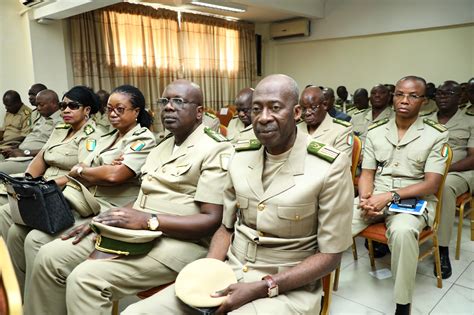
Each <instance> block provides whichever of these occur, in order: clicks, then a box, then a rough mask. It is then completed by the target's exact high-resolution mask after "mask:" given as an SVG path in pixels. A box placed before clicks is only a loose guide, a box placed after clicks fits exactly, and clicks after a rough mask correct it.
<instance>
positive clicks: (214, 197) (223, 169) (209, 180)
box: [194, 142, 232, 205]
mask: <svg viewBox="0 0 474 315" xmlns="http://www.w3.org/2000/svg"><path fill="white" fill-rule="evenodd" d="M231 153H232V145H231V144H230V143H229V142H219V143H218V144H217V145H216V146H215V148H214V149H213V150H210V152H208V154H207V155H206V158H205V159H204V161H203V162H202V165H201V176H200V177H199V181H198V184H197V188H196V194H195V196H194V200H196V201H200V202H205V203H213V204H218V205H222V204H223V197H224V196H223V193H222V192H223V190H224V184H225V177H226V174H227V168H228V164H229V159H230V155H231Z"/></svg>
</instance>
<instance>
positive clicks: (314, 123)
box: [297, 86, 354, 160]
mask: <svg viewBox="0 0 474 315" xmlns="http://www.w3.org/2000/svg"><path fill="white" fill-rule="evenodd" d="M300 106H301V108H302V114H303V120H302V121H301V122H299V123H298V124H297V126H298V129H299V130H300V131H301V132H304V133H307V134H309V135H310V136H311V137H312V138H313V139H314V140H316V141H318V142H322V143H325V144H328V145H330V146H332V147H334V148H336V149H338V150H339V151H341V152H344V153H345V154H347V156H348V157H349V160H350V158H351V157H352V144H353V142H354V139H353V134H352V124H351V123H350V122H347V121H344V120H340V119H336V118H332V117H331V116H329V114H328V113H327V110H328V102H327V100H326V98H325V97H324V96H323V92H322V91H321V89H320V88H318V87H315V86H311V87H308V88H306V89H304V91H303V93H301V98H300Z"/></svg>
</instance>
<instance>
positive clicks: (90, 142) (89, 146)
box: [86, 139, 97, 152]
mask: <svg viewBox="0 0 474 315" xmlns="http://www.w3.org/2000/svg"><path fill="white" fill-rule="evenodd" d="M96 146H97V140H95V139H87V140H86V150H87V151H89V152H92V151H94V150H95V147H96Z"/></svg>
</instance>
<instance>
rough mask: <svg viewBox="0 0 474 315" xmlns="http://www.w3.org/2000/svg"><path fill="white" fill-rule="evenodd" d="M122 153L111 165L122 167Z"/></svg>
mask: <svg viewBox="0 0 474 315" xmlns="http://www.w3.org/2000/svg"><path fill="white" fill-rule="evenodd" d="M122 161H123V153H122V154H120V155H119V156H118V157H117V158H116V159H115V160H113V161H112V165H122Z"/></svg>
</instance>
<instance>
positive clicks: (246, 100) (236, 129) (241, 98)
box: [227, 88, 255, 143]
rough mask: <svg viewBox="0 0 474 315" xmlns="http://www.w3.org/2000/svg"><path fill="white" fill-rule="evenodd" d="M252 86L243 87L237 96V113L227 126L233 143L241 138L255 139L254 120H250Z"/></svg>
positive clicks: (228, 134)
mask: <svg viewBox="0 0 474 315" xmlns="http://www.w3.org/2000/svg"><path fill="white" fill-rule="evenodd" d="M252 95H253V89H252V88H244V89H242V90H241V91H240V92H239V94H237V97H236V98H235V102H234V104H235V107H236V108H237V115H235V116H234V117H233V118H232V119H231V121H230V122H229V126H228V127H227V138H228V139H230V140H231V141H232V142H233V143H235V142H237V141H238V140H240V139H253V138H255V134H254V132H253V129H252V121H251V120H250V111H251V109H252Z"/></svg>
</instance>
